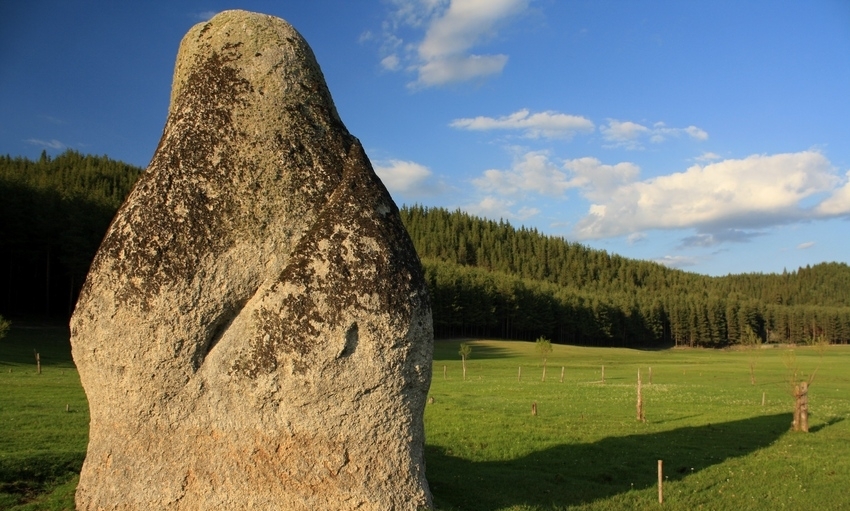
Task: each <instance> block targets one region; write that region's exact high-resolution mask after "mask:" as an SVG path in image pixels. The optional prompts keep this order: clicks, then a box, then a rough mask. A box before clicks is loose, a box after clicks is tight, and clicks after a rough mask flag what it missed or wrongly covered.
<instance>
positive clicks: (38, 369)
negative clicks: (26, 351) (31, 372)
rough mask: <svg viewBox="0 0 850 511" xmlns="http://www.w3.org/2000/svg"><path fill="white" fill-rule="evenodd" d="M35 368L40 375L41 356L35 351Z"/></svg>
mask: <svg viewBox="0 0 850 511" xmlns="http://www.w3.org/2000/svg"><path fill="white" fill-rule="evenodd" d="M33 351H35V350H33ZM35 367H36V370H37V371H38V374H41V355H40V354H39V353H38V352H37V351H36V352H35Z"/></svg>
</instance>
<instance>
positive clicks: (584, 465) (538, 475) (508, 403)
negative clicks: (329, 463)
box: [425, 341, 850, 510]
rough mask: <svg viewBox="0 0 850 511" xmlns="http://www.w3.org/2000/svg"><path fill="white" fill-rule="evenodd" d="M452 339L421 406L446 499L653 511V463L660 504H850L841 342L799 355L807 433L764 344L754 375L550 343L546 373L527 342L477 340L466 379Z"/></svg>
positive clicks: (720, 365) (848, 390) (682, 359)
mask: <svg viewBox="0 0 850 511" xmlns="http://www.w3.org/2000/svg"><path fill="white" fill-rule="evenodd" d="M457 344H458V343H457V342H445V341H443V342H438V343H437V346H436V353H435V360H434V380H433V383H432V387H431V396H432V397H433V398H434V402H433V404H430V405H429V406H428V407H427V409H426V416H425V417H426V432H427V444H428V447H427V460H428V469H427V470H428V480H429V482H430V484H431V486H432V490H433V493H434V496H435V501H436V503H437V504H438V506H439V507H440V508H441V509H446V510H450V509H463V510H468V509H471V510H474V509H482V510H484V509H487V510H492V509H588V510H590V509H594V510H596V509H599V510H602V509H652V508H654V507H658V495H657V485H656V481H657V460H659V459H662V460H664V467H665V470H664V472H665V481H666V484H665V488H664V494H665V503H664V504H663V508H664V509H683V510H684V509H699V508H700V506H702V508H703V509H777V508H782V507H786V508H788V509H814V508H817V509H821V508H822V509H842V508H850V496H848V495H847V494H846V492H844V491H843V490H842V489H841V482H840V481H841V480H842V477H845V476H846V475H847V474H848V473H850V444H848V440H850V427H848V426H850V425H849V424H848V423H847V422H844V418H845V417H847V415H848V413H850V373H848V372H847V370H846V367H848V366H850V364H848V362H850V349H848V348H845V347H832V348H829V349H828V350H826V351H825V352H824V353H823V357H821V353H819V352H818V351H817V350H815V349H812V348H798V349H796V350H795V353H796V355H797V357H796V363H797V365H798V368H799V370H800V371H801V373H803V374H804V376H806V377H808V376H809V375H810V373H811V372H813V371H814V370H815V369H816V368H818V370H817V374H816V376H815V379H814V383H813V385H812V387H811V391H810V409H811V412H812V415H811V419H810V424H811V427H812V430H813V432H812V433H810V434H808V435H807V434H802V433H792V432H790V431H788V430H789V426H790V422H791V411H792V410H793V401H792V398H791V394H790V385H789V382H788V378H789V374H790V370H789V368H788V367H786V361H787V359H788V357H787V356H784V354H785V352H786V349H784V348H773V349H765V350H762V351H761V352H760V353H759V354H758V356H757V358H756V359H755V360H756V366H755V367H756V369H755V375H756V385H751V383H750V377H749V361H750V360H751V358H752V353H749V352H735V351H722V352H721V351H711V350H666V351H638V350H620V349H599V348H577V347H570V346H555V347H554V348H555V350H554V352H553V353H552V354H551V355H550V356H549V360H548V364H547V365H548V370H547V377H546V381H545V382H541V381H540V379H541V375H542V361H541V360H540V359H539V357H538V355H537V353H536V352H535V350H534V344H533V343H520V342H504V341H473V342H471V344H472V346H473V352H472V354H471V356H470V358H469V359H468V360H467V367H468V369H467V381H465V382H464V381H462V379H461V377H460V374H461V373H460V361H459V356H458V355H457ZM603 365H604V366H605V382H604V383H603V382H602V378H601V377H602V366H603ZM444 366H445V374H446V376H445V377H444V376H443V370H444ZM520 366H522V380H521V381H518V378H517V376H518V374H517V373H518V368H519V367H520ZM561 367H564V379H563V382H561V381H560V374H561ZM650 367H651V368H652V383H651V384H650V383H649V368H650ZM639 368H640V370H641V375H642V380H643V398H644V406H645V413H646V418H647V422H646V423H641V422H638V421H637V420H636V409H635V404H636V380H637V371H638V369H639ZM762 399H764V405H762ZM532 403H536V404H537V411H538V415H537V416H532V415H531V404H532ZM660 508H661V507H659V509H660Z"/></svg>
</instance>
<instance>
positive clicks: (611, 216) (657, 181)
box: [576, 151, 840, 244]
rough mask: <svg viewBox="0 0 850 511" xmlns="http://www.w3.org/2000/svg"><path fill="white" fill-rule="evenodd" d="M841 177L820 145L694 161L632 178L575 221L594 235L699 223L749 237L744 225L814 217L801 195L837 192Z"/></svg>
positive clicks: (582, 233)
mask: <svg viewBox="0 0 850 511" xmlns="http://www.w3.org/2000/svg"><path fill="white" fill-rule="evenodd" d="M839 181H840V179H839V178H838V176H836V175H835V174H834V172H833V169H832V167H831V165H830V163H829V161H828V160H827V159H826V158H825V157H824V156H823V155H822V154H821V153H819V152H816V151H803V152H799V153H786V154H777V155H772V156H765V155H753V156H750V157H748V158H744V159H731V160H724V161H720V162H717V163H712V164H709V165H706V166H700V165H694V166H692V167H690V168H689V169H687V170H686V171H684V172H679V173H675V174H670V175H666V176H660V177H656V178H652V179H648V180H645V181H638V182H632V183H626V184H624V185H622V186H620V187H618V188H617V189H616V190H613V191H612V192H611V193H610V194H609V195H608V196H607V197H597V199H598V200H597V201H596V203H594V204H592V205H591V206H590V208H589V210H588V214H587V216H585V217H584V218H582V219H581V220H580V221H579V222H578V223H577V225H576V234H577V235H578V236H579V237H581V238H585V239H588V238H604V237H612V236H621V235H628V234H630V233H632V232H636V231H645V230H648V229H683V228H696V229H698V230H700V231H701V232H702V233H714V234H715V235H719V234H718V233H725V234H724V235H725V236H727V237H734V236H737V237H739V238H746V237H748V236H749V237H751V236H753V235H754V234H752V233H750V232H747V231H745V230H746V229H753V228H757V227H763V226H768V225H776V224H781V223H787V222H792V221H798V220H803V219H808V218H811V217H812V216H813V215H815V214H816V213H813V211H812V210H811V209H807V208H804V207H802V205H801V201H803V200H804V199H806V198H809V197H812V196H816V195H817V194H821V193H828V192H830V191H833V190H834V188H835V187H836V186H837V184H838V182H839ZM693 241H694V244H697V242H701V243H702V244H705V243H709V242H711V240H708V239H705V240H701V241H700V240H693Z"/></svg>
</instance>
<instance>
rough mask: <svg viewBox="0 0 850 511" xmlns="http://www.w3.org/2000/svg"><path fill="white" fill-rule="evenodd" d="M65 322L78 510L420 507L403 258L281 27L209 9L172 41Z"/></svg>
mask: <svg viewBox="0 0 850 511" xmlns="http://www.w3.org/2000/svg"><path fill="white" fill-rule="evenodd" d="M71 328H72V348H73V355H74V360H75V363H76V364H77V367H78V368H79V371H80V378H81V380H82V383H83V387H84V388H85V391H86V394H87V397H88V400H89V405H90V409H91V427H90V441H89V448H88V453H87V457H86V461H85V464H84V466H83V470H82V473H81V477H80V484H79V487H78V489H77V506H78V509H81V510H94V509H175V510H177V509H180V510H183V509H186V510H189V509H257V508H259V509H376V510H377V509H381V510H384V509H418V508H421V507H427V506H429V505H430V502H431V499H430V493H429V490H428V486H427V482H426V480H425V473H424V460H423V447H424V429H423V423H422V412H423V409H424V404H425V398H426V395H427V391H428V387H429V385H430V374H431V351H432V344H433V331H432V324H431V312H430V303H429V299H428V294H427V289H426V287H425V280H424V276H423V274H422V269H421V265H420V262H419V259H418V257H417V256H416V253H415V250H414V248H413V245H412V243H411V241H410V239H409V237H408V235H407V233H406V231H405V229H404V227H403V225H402V224H401V220H400V218H399V214H398V209H397V208H396V206H395V204H394V203H393V201H392V199H391V198H390V196H389V194H388V193H387V191H386V189H385V188H384V186H383V184H382V183H381V182H380V180H379V179H378V178H377V177H376V175H375V173H374V171H373V170H372V167H371V164H370V163H369V160H368V158H367V156H366V154H365V153H364V151H363V149H362V147H361V145H360V143H359V142H358V141H357V139H356V138H354V137H353V136H351V135H350V134H349V133H348V131H347V130H346V129H345V127H344V125H343V124H342V122H341V120H340V119H339V116H338V114H337V113H336V109H335V107H334V105H333V102H332V100H331V96H330V93H329V92H328V90H327V86H326V85H325V82H324V78H323V76H322V74H321V71H320V69H319V66H318V64H317V63H316V61H315V58H314V56H313V54H312V52H311V51H310V48H309V47H308V45H307V44H306V42H304V40H303V39H302V38H301V36H300V35H299V34H298V33H297V32H296V31H295V30H294V29H293V28H292V27H291V26H290V25H288V24H287V23H286V22H284V21H283V20H280V19H277V18H273V17H270V16H265V15H260V14H254V13H247V12H244V11H225V12H223V13H221V14H219V15H217V16H216V17H214V18H213V19H211V20H210V21H209V22H207V23H202V24H199V25H197V26H195V27H193V28H192V29H191V30H190V31H189V33H188V34H187V35H186V36H185V38H184V40H183V42H182V43H181V47H180V51H179V54H178V58H177V64H176V67H175V75H174V85H173V90H172V97H171V106H170V108H169V116H168V121H167V123H166V126H165V129H164V132H163V136H162V139H161V141H160V144H159V147H158V148H157V151H156V153H155V155H154V157H153V159H152V161H151V164H150V166H149V167H148V169H147V171H146V172H145V173H144V174H143V176H142V178H141V179H140V181H139V183H138V184H137V185H136V187H135V188H134V190H133V191H132V193H131V194H130V196H129V197H128V199H127V201H126V202H125V204H124V205H123V206H122V207H121V209H120V210H119V212H118V214H117V216H116V218H115V220H114V221H113V223H112V225H111V226H110V228H109V231H108V233H107V235H106V237H105V239H104V241H103V244H102V245H101V247H100V250H99V251H98V254H97V256H96V257H95V260H94V263H93V265H92V268H91V271H90V273H89V276H88V279H87V281H86V284H85V286H84V289H83V292H82V293H81V296H80V299H79V301H78V304H77V308H76V310H75V312H74V315H73V317H72V320H71Z"/></svg>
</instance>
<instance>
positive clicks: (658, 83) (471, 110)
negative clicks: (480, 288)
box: [0, 0, 850, 275]
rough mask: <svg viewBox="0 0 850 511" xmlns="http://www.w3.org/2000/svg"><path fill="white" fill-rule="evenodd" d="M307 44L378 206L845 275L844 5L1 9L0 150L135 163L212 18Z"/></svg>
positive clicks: (691, 256) (487, 3)
mask: <svg viewBox="0 0 850 511" xmlns="http://www.w3.org/2000/svg"><path fill="white" fill-rule="evenodd" d="M230 8H240V9H247V10H252V11H258V12H263V13H267V14H272V15H275V16H279V17H281V18H284V19H286V20H287V21H289V22H290V23H292V24H293V25H294V26H295V28H296V29H298V31H299V32H301V34H302V35H304V37H305V38H306V39H307V41H308V42H309V43H310V45H311V46H312V48H313V50H314V52H315V53H316V56H317V58H318V60H319V63H320V65H321V66H322V69H323V71H324V73H325V77H326V79H327V81H328V85H329V87H330V90H331V93H332V95H333V97H334V101H335V103H336V106H337V109H338V110H339V112H340V115H341V116H342V119H343V121H344V122H345V123H346V125H347V127H348V129H349V130H350V131H351V132H352V133H353V134H354V135H356V136H357V137H359V138H360V140H361V141H362V142H363V144H364V147H365V148H366V151H367V153H368V154H369V156H370V158H371V160H372V163H373V165H374V166H375V168H376V171H377V172H378V174H379V175H380V176H381V178H382V179H383V180H384V182H385V183H386V184H387V186H388V188H389V189H390V191H391V193H392V195H393V197H394V198H395V200H396V202H398V203H399V204H400V205H401V204H414V203H418V204H423V205H426V206H441V207H446V208H450V209H455V208H460V209H462V210H464V211H468V212H470V213H472V214H475V215H479V216H483V217H487V218H493V219H499V218H504V219H506V220H508V221H510V222H511V223H512V224H513V225H515V226H520V225H525V226H527V227H534V228H536V229H538V230H539V231H541V232H543V233H546V234H551V235H556V236H562V237H564V238H566V239H567V240H570V241H577V242H580V243H583V244H585V245H588V246H590V247H593V248H598V249H604V250H607V251H608V252H610V253H616V254H620V255H623V256H626V257H631V258H637V259H645V260H652V261H657V262H661V263H663V264H667V265H669V266H672V267H677V268H681V269H684V270H687V271H693V272H698V273H703V274H709V275H725V274H727V273H744V272H764V273H768V272H782V271H783V269H788V270H789V271H790V270H795V269H796V268H798V267H799V266H805V265H807V264H817V263H819V262H823V261H843V262H848V261H850V223H848V220H849V219H850V93H848V91H850V2H847V1H846V0H811V1H793V2H791V1H782V0H778V1H750V2H747V1H740V0H735V1H723V0H712V1H692V2H691V1H688V2H682V1H678V0H676V1H656V2H653V1H640V2H638V1H625V0H622V1H603V0H594V1H562V0H557V1H556V0H362V1H357V2H353V1H342V0H337V1H331V0H312V1H277V2H272V1H253V2H252V1H244V2H239V1H233V2H219V1H203V2H196V1H180V2H172V1H151V2H115V1H78V2H69V1H38V0H30V1H27V2H3V3H0V153H2V154H10V155H13V156H18V155H21V156H29V157H31V158H36V157H38V155H39V154H40V153H41V151H42V150H47V152H48V153H49V154H58V153H60V152H61V151H63V150H65V149H67V148H71V149H75V150H77V151H80V152H83V153H92V154H101V155H102V154H105V155H108V156H110V157H112V158H116V159H120V160H124V161H127V162H129V163H133V164H136V165H139V166H142V167H144V166H146V165H147V163H148V162H149V161H150V158H151V156H152V155H153V152H154V150H155V149H156V145H157V143H158V141H159V137H160V135H161V133H162V128H163V126H164V124H165V117H166V113H167V109H168V98H169V94H170V88H171V76H172V72H173V67H174V58H175V56H176V53H177V47H178V44H179V42H180V39H181V38H182V37H183V35H184V34H185V33H186V32H187V31H188V29H189V28H190V27H191V26H192V25H194V24H195V23H199V22H202V21H204V20H206V19H208V18H209V17H210V16H212V15H213V14H215V13H216V12H219V11H221V10H224V9H230Z"/></svg>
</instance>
